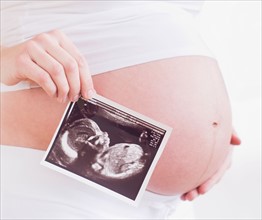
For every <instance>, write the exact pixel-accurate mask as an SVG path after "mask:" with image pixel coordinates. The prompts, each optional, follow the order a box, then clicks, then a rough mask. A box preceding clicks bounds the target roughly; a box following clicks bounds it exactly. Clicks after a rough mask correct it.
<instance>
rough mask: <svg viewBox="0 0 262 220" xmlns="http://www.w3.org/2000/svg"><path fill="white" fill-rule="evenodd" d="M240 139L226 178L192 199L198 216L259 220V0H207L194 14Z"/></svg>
mask: <svg viewBox="0 0 262 220" xmlns="http://www.w3.org/2000/svg"><path fill="white" fill-rule="evenodd" d="M197 21H198V24H199V29H200V31H201V33H202V35H203V37H204V38H205V40H206V42H207V44H208V45H209V46H210V47H211V48H212V50H213V52H214V54H215V55H216V57H217V60H218V62H219V64H220V68H221V71H222V73H223V76H224V79H225V82H226V85H227V88H228V92H229V96H230V99H231V103H232V111H233V123H234V126H235V128H236V130H237V133H238V134H239V136H240V137H241V139H242V145H241V146H239V147H238V146H237V147H235V154H234V157H233V164H232V167H231V168H230V170H228V171H227V173H226V174H225V176H224V178H223V179H222V180H221V181H220V183H219V184H217V185H216V186H215V187H214V188H213V189H212V190H211V191H210V192H208V193H207V194H206V195H203V196H200V197H198V198H197V199H196V200H195V201H194V202H193V204H194V207H195V213H196V219H261V1H259V0H257V1H211V0H209V1H206V2H205V4H204V6H203V8H202V11H201V13H200V15H198V16H197Z"/></svg>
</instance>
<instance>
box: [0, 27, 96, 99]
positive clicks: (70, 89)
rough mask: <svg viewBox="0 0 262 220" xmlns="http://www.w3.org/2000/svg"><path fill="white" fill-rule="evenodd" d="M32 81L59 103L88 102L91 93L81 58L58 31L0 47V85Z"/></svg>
mask: <svg viewBox="0 0 262 220" xmlns="http://www.w3.org/2000/svg"><path fill="white" fill-rule="evenodd" d="M22 80H27V81H33V83H36V84H38V85H39V86H40V87H42V88H43V89H44V90H45V92H46V93H47V94H48V95H49V96H50V97H56V98H57V100H58V101H60V102H66V101H67V100H68V99H69V100H70V101H76V100H77V99H78V98H79V96H80V95H82V96H83V98H85V99H88V98H90V97H91V96H92V94H93V92H94V88H93V82H92V78H91V75H90V72H89V70H88V65H87V62H86V61H85V58H84V57H83V56H82V55H81V53H80V52H79V51H78V49H77V48H76V46H75V45H74V44H73V43H72V42H71V41H70V39H69V38H68V37H67V36H66V35H65V34H64V33H62V32H61V31H59V30H54V31H51V32H48V33H42V34H39V35H36V36H35V37H33V38H32V39H30V40H28V41H26V42H23V43H20V44H18V45H15V46H12V47H2V48H1V82H2V83H4V84H6V85H15V84H17V83H18V82H20V81H22Z"/></svg>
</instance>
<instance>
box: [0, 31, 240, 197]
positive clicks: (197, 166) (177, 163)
mask: <svg viewBox="0 0 262 220" xmlns="http://www.w3.org/2000/svg"><path fill="white" fill-rule="evenodd" d="M32 41H33V43H32ZM55 42H56V43H55ZM28 45H29V46H28ZM50 45H53V46H54V47H55V49H52V50H53V52H52V53H51V52H48V51H49V50H48V48H50ZM21 48H22V49H21ZM36 48H38V49H39V48H42V49H39V50H40V51H42V53H38V54H37V53H35V52H33V51H34V50H37V49H36ZM61 48H62V49H63V50H61ZM72 48H73V49H72ZM59 51H60V55H59V56H58V55H56V54H59ZM61 51H62V52H63V53H62V52H61ZM33 54H35V55H33ZM50 54H52V56H51V58H52V59H54V60H52V59H51V58H50ZM24 57H26V59H25V58H24ZM43 57H45V58H43ZM47 57H48V58H47ZM69 58H70V59H69ZM50 59H51V60H52V61H53V62H51V61H50ZM43 60H44V61H43ZM72 60H73V63H74V65H75V67H73V68H68V65H69V64H68V61H70V62H69V63H72ZM79 60H80V61H79ZM83 60H84V59H83V58H82V56H81V55H80V53H79V52H78V51H77V49H76V48H75V47H74V46H73V45H72V43H71V42H70V40H69V39H67V37H66V36H65V35H64V34H63V33H61V32H60V31H53V32H49V33H46V34H44V36H43V35H42V36H40V37H39V36H36V37H35V38H33V39H32V40H29V41H28V42H25V43H22V44H20V45H16V46H14V47H11V48H3V50H2V55H1V70H4V71H1V74H2V75H1V80H2V82H4V83H5V84H8V85H13V84H15V83H17V82H19V81H20V80H25V79H27V80H30V81H32V82H34V83H37V84H39V85H40V87H41V88H36V89H30V90H22V91H16V92H7V93H1V101H2V104H1V116H2V117H1V119H2V120H1V128H2V132H1V144H6V145H16V146H21V147H30V148H35V149H39V150H46V148H47V147H48V144H49V142H50V140H51V138H52V135H53V134H54V131H55V129H56V127H57V125H58V123H59V121H60V119H61V116H62V114H63V112H64V109H65V106H66V103H67V102H68V101H69V100H71V101H75V100H76V99H77V98H78V96H79V94H80V93H81V95H82V96H84V97H85V98H90V97H91V95H92V92H93V91H94V88H95V90H96V92H97V93H98V94H100V95H103V96H105V97H107V98H109V99H111V100H113V101H115V102H118V103H119V104H122V105H124V106H126V107H128V108H131V109H133V110H135V111H138V112H140V113H142V114H144V115H147V116H148V117H151V118H153V119H155V120H157V121H160V122H162V123H165V124H167V125H169V126H171V127H172V128H173V132H172V135H171V137H170V139H169V141H168V144H167V146H166V148H165V150H164V152H163V154H162V156H161V158H160V160H159V162H158V164H157V166H156V169H155V170H154V172H153V175H152V177H151V179H150V182H149V184H148V187H147V190H149V191H152V192H155V193H159V194H163V195H175V194H181V195H182V196H181V199H183V200H190V201H191V200H193V199H195V198H196V197H197V196H198V195H200V194H204V193H206V192H207V191H208V190H209V189H210V188H212V187H213V186H214V185H215V184H216V183H217V182H218V181H219V180H220V179H221V177H222V176H223V175H224V173H225V171H226V170H227V169H228V167H229V166H230V162H231V154H232V146H231V145H238V144H240V140H239V138H238V137H237V135H236V134H235V132H234V130H233V128H232V124H231V110H230V104H229V100H228V96H227V94H226V89H225V85H224V83H223V80H222V77H221V73H220V71H219V68H218V65H217V63H216V61H215V60H214V59H212V58H208V57H201V56H186V57H176V58H170V59H163V60H159V61H153V62H149V63H144V64H140V65H136V66H131V67H127V68H123V69H119V70H114V71H110V72H107V73H103V74H99V75H95V76H93V77H92V78H91V76H90V74H89V71H88V66H87V63H86V62H85V61H83ZM51 63H52V64H51ZM57 63H58V64H59V65H57ZM57 66H60V67H59V68H56V67H57ZM69 66H70V65H69ZM2 67H4V68H2ZM7 67H10V68H7ZM11 67H12V68H11ZM61 67H62V68H61ZM36 70H38V71H36ZM70 70H74V71H70ZM60 79H61V81H60ZM64 87H66V88H67V89H64ZM75 97H77V98H75ZM127 97H128V98H127ZM141 103H143V104H141ZM47 128H48V129H47ZM14 132H15V138H14Z"/></svg>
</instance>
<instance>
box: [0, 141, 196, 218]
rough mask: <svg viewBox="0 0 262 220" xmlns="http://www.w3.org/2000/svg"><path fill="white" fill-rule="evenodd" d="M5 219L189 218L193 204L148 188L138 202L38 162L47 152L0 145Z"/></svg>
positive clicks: (2, 199) (2, 203) (2, 216)
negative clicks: (131, 203)
mask: <svg viewBox="0 0 262 220" xmlns="http://www.w3.org/2000/svg"><path fill="white" fill-rule="evenodd" d="M0 149H1V201H2V202H1V210H2V213H1V219H184V218H185V219H191V218H192V216H193V210H192V207H191V206H190V204H189V203H184V202H180V201H179V198H178V197H176V196H161V195H157V194H154V193H150V192H145V194H144V196H143V198H142V200H141V202H140V204H139V206H138V207H133V206H131V205H129V204H126V203H125V202H122V201H120V200H118V199H116V198H114V197H111V196H110V195H108V194H105V193H103V192H101V191H98V190H96V189H94V188H92V187H90V186H87V185H85V184H83V183H80V182H78V181H76V180H74V179H71V178H70V177H67V176H65V175H63V174H60V173H57V172H55V171H53V170H50V169H48V168H46V167H44V166H41V165H40V161H41V160H42V158H43V156H44V152H43V151H39V150H34V149H28V148H21V147H13V146H1V147H0Z"/></svg>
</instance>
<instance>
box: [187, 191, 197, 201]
mask: <svg viewBox="0 0 262 220" xmlns="http://www.w3.org/2000/svg"><path fill="white" fill-rule="evenodd" d="M198 195H199V194H198V191H197V190H196V189H193V190H191V191H190V192H188V193H187V194H186V195H185V200H188V201H193V200H194V199H195V198H196V197H198Z"/></svg>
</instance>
